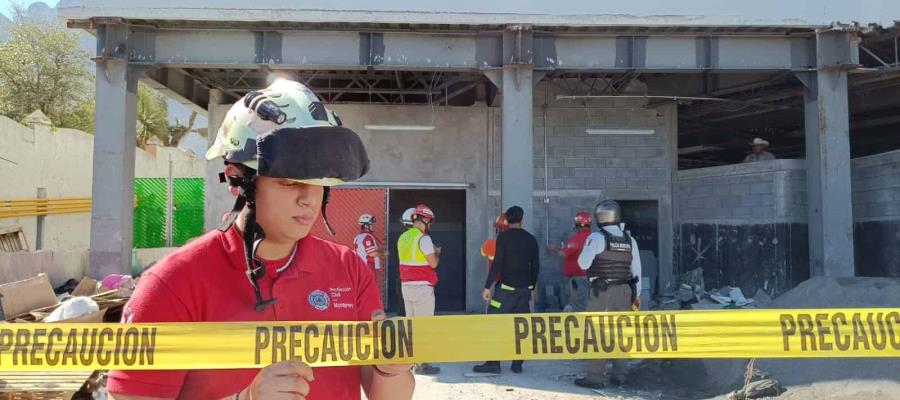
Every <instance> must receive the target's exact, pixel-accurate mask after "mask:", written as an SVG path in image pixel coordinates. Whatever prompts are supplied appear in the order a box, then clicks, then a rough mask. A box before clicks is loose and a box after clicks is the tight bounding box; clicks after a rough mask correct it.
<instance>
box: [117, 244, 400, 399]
mask: <svg viewBox="0 0 900 400" xmlns="http://www.w3.org/2000/svg"><path fill="white" fill-rule="evenodd" d="M244 260H245V255H244V246H243V241H242V238H241V233H240V231H238V229H237V228H236V227H232V228H231V229H229V230H228V231H227V232H220V231H218V230H215V231H212V232H208V233H207V234H205V235H203V236H202V237H200V238H198V239H196V240H194V241H193V242H191V243H190V244H188V245H185V246H184V247H182V248H181V249H179V250H178V251H177V252H175V253H173V254H172V255H170V256H168V257H166V258H165V259H163V260H162V261H160V262H159V263H158V264H157V265H156V266H154V267H153V269H151V270H149V271H147V272H145V273H144V274H143V276H142V277H141V280H140V283H139V284H138V287H137V289H136V290H135V292H134V295H133V296H132V298H131V300H130V301H129V302H128V304H127V305H126V308H125V311H124V312H123V316H122V318H123V320H124V321H123V322H228V321H368V320H371V317H372V312H373V311H375V310H379V309H382V304H381V300H380V299H379V295H378V291H377V287H376V286H375V284H374V280H373V275H372V269H371V268H367V267H366V265H365V264H364V263H363V262H362V260H360V258H359V257H358V256H357V255H356V253H354V252H353V251H351V250H350V249H349V248H347V247H345V246H341V245H337V244H334V243H331V242H327V241H324V240H322V239H319V238H316V237H313V236H307V237H306V238H304V239H301V240H300V241H299V244H298V248H297V253H296V255H295V257H294V260H293V262H292V263H291V265H290V266H288V267H287V268H286V269H284V270H283V271H282V272H281V273H277V272H276V271H275V270H276V269H277V268H279V267H281V266H282V265H284V264H285V263H286V262H287V259H285V260H281V261H272V262H266V266H267V269H266V276H265V277H263V278H262V279H261V280H260V281H259V285H260V288H261V289H262V293H263V297H264V298H271V297H274V298H275V299H276V300H277V301H276V303H275V304H274V305H271V306H269V307H267V308H266V309H265V311H263V312H258V311H256V310H255V309H254V306H255V304H256V298H255V296H254V294H253V287H252V286H251V285H250V282H249V281H248V279H247V276H246V275H245V272H246V262H245V261H244ZM313 293H316V294H317V295H318V294H321V293H324V294H326V295H327V299H328V301H327V302H325V304H324V306H323V304H322V303H321V301H317V302H316V306H314V305H313V304H311V300H310V299H311V298H312V296H311V295H312V294H313ZM316 299H317V300H321V299H322V296H320V295H319V296H316ZM258 371H259V370H258V369H246V370H196V371H113V372H111V373H110V374H109V381H108V389H109V391H110V392H114V393H124V394H129V395H136V396H148V397H163V398H176V399H220V398H223V397H227V396H230V395H233V394H235V393H237V392H238V391H240V390H241V389H243V388H245V387H247V386H248V385H249V384H250V382H251V381H252V380H253V378H254V377H255V376H256V374H257V372H258ZM314 373H315V377H316V379H315V381H313V382H311V383H310V385H311V388H310V392H309V396H307V399H309V400H316V399H320V400H326V399H329V400H330V399H359V397H360V371H359V367H330V368H324V367H323V368H316V369H315V370H314Z"/></svg>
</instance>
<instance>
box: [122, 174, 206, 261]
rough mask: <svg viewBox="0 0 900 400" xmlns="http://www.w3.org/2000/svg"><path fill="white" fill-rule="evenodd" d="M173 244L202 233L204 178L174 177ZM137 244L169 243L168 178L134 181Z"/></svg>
mask: <svg viewBox="0 0 900 400" xmlns="http://www.w3.org/2000/svg"><path fill="white" fill-rule="evenodd" d="M173 181H174V182H173V188H172V198H173V210H172V245H173V246H181V245H183V244H185V243H186V242H187V241H188V240H190V239H193V238H195V237H197V236H200V235H202V234H203V202H204V182H203V178H175V179H173ZM134 194H135V196H136V197H137V207H136V208H135V209H134V247H136V248H140V249H144V248H154V247H165V246H166V179H165V178H139V179H135V182H134Z"/></svg>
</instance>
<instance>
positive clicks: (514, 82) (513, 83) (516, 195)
mask: <svg viewBox="0 0 900 400" xmlns="http://www.w3.org/2000/svg"><path fill="white" fill-rule="evenodd" d="M532 77H533V67H532V66H531V65H508V66H505V67H503V88H502V91H503V102H502V104H501V112H502V123H503V127H502V133H501V146H502V152H501V154H502V156H501V157H502V158H501V159H502V164H501V167H502V171H501V179H502V181H501V185H500V190H501V192H500V197H501V204H502V209H503V210H506V209H507V208H508V207H511V206H514V205H517V206H519V207H522V209H524V210H525V228H526V229H528V230H529V231H532V227H533V226H534V224H533V221H534V217H535V215H534V206H533V204H532V203H533V195H532V193H533V190H534V187H533V186H534V155H533V154H532V153H533V150H532V141H533V140H532V138H533V132H532V130H533V124H534V123H533V122H534V121H533V117H534V111H533V109H532V105H533V102H534V101H533V97H532V88H533V86H534V85H533V84H532Z"/></svg>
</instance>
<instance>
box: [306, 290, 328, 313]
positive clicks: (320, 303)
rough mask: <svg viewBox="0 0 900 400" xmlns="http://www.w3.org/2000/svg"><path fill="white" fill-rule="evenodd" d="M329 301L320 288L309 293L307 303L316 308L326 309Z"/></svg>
mask: <svg viewBox="0 0 900 400" xmlns="http://www.w3.org/2000/svg"><path fill="white" fill-rule="evenodd" d="M330 303H331V300H329V299H328V295H327V294H325V292H323V291H321V290H314V291H313V292H312V293H310V294H309V305H311V306H313V308H315V309H316V310H319V311H325V310H327V309H328V305H329V304H330Z"/></svg>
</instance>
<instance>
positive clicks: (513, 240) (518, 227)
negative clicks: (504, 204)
mask: <svg viewBox="0 0 900 400" xmlns="http://www.w3.org/2000/svg"><path fill="white" fill-rule="evenodd" d="M524 214H525V211H524V210H522V207H519V206H512V207H510V208H509V209H508V210H506V221H507V222H508V223H509V230H507V231H505V232H500V234H499V235H497V250H496V254H495V255H494V264H493V265H492V266H491V271H490V273H489V274H488V277H487V281H486V282H485V284H484V292H483V293H482V297H483V298H484V301H487V302H488V303H489V307H488V314H521V313H529V312H531V307H530V305H529V302H531V301H532V300H534V288H535V285H536V284H537V278H538V272H539V271H540V262H539V260H538V244H537V239H535V238H534V236H533V235H532V234H530V233H528V231H526V230H525V229H522V218H523V216H524ZM495 282H496V284H495ZM491 286H493V287H494V294H493V296H491ZM511 369H512V371H513V372H515V373H517V374H519V373H522V360H517V361H513V362H512V368H511ZM472 370H473V371H475V372H479V373H494V374H496V373H500V362H499V361H488V362H485V363H484V364H481V365H476V366H475V367H474V368H473V369H472Z"/></svg>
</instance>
